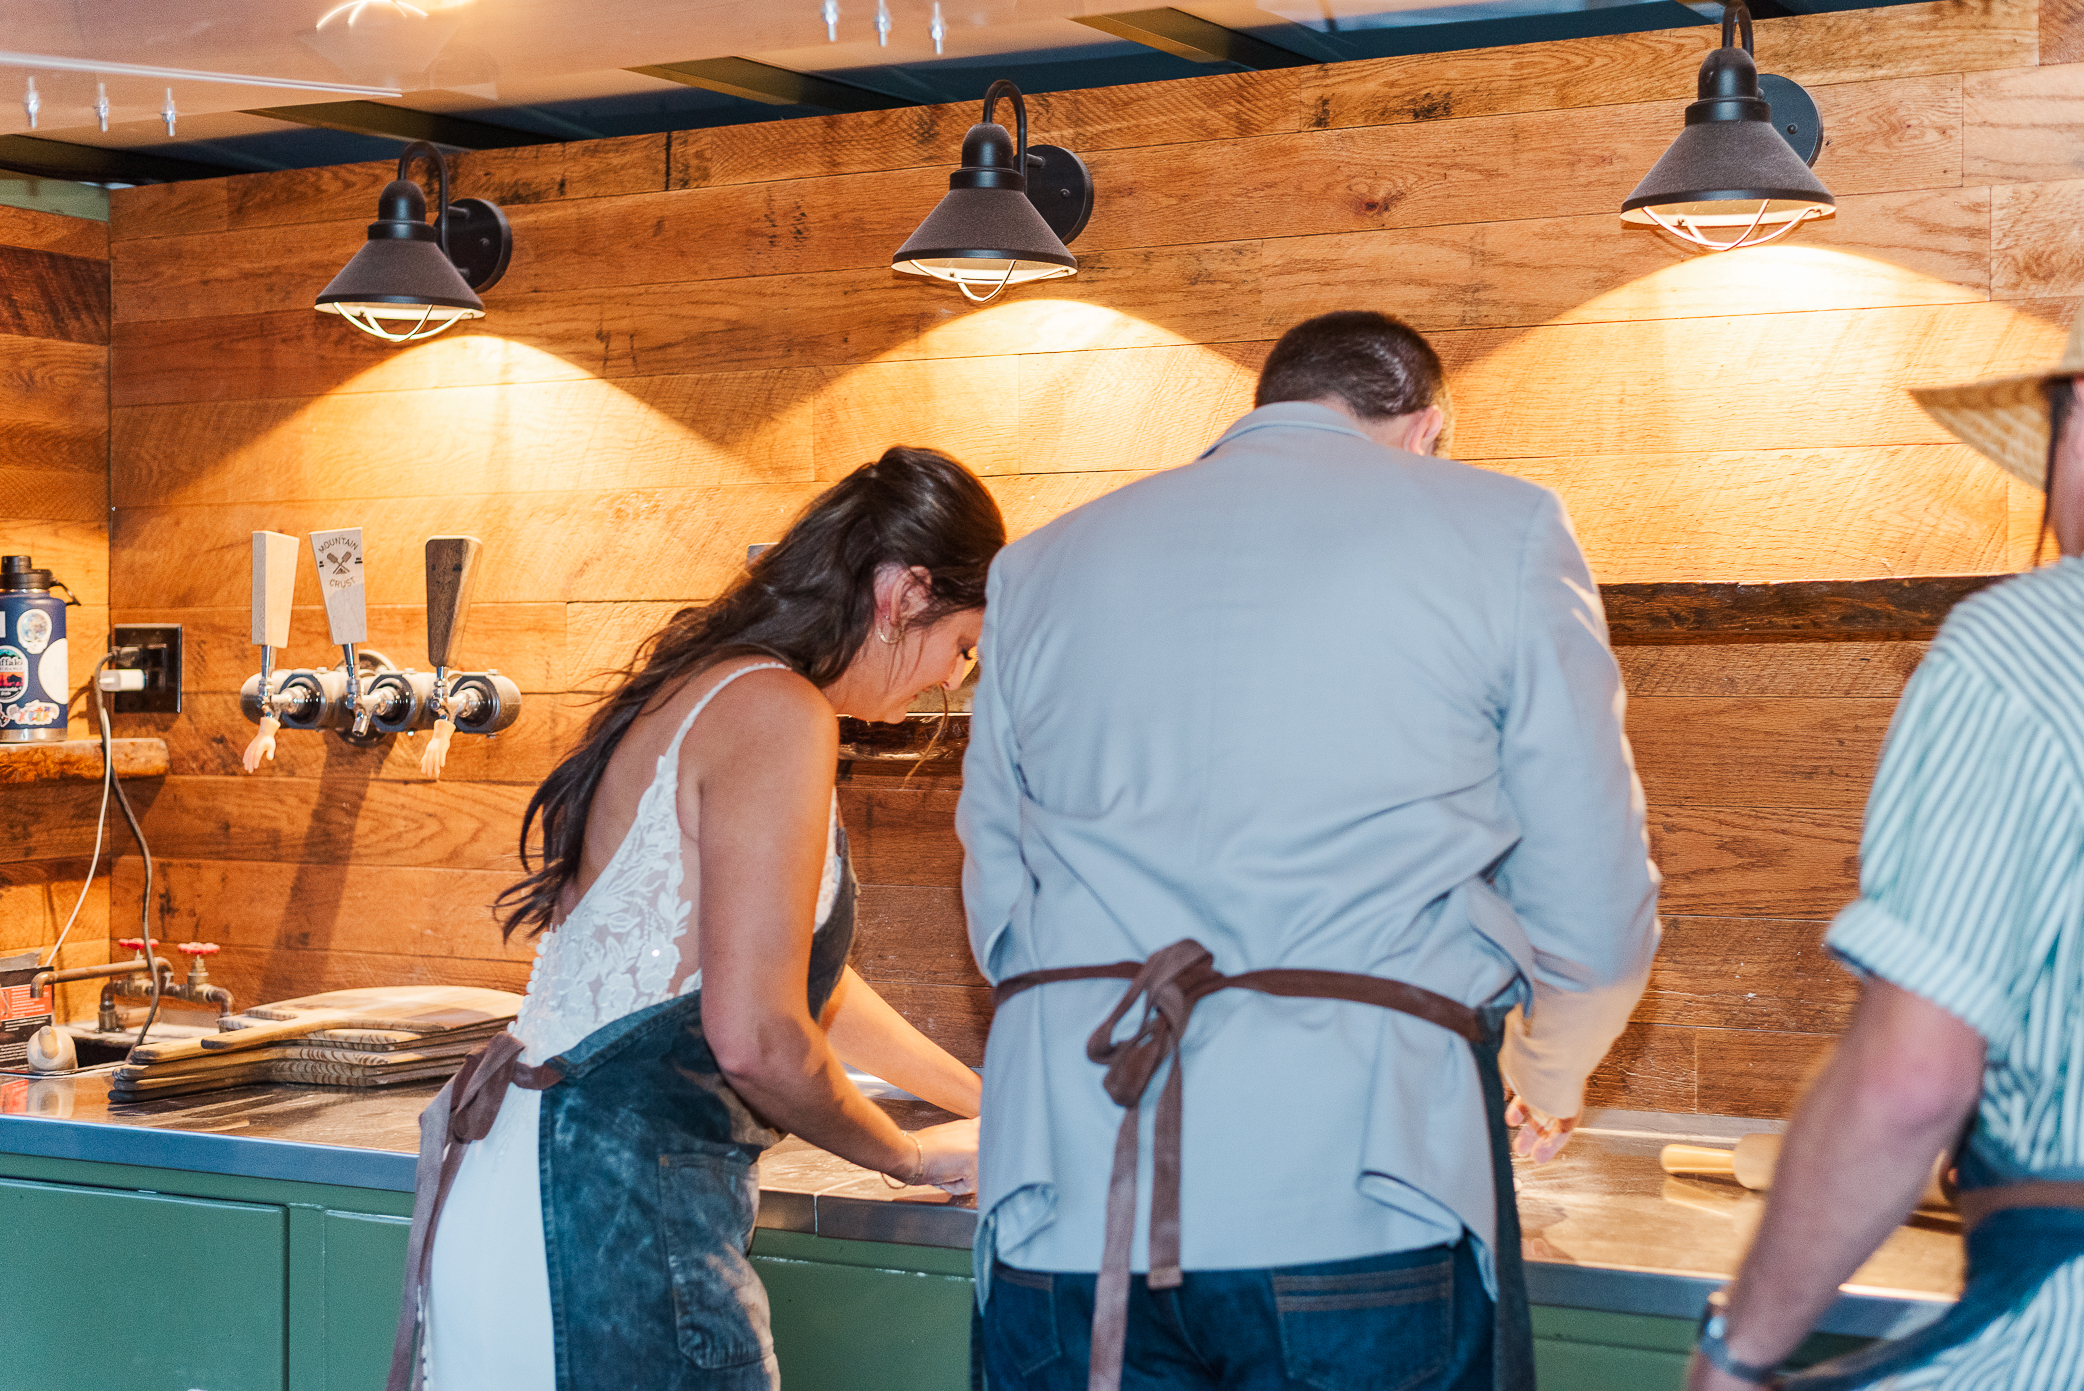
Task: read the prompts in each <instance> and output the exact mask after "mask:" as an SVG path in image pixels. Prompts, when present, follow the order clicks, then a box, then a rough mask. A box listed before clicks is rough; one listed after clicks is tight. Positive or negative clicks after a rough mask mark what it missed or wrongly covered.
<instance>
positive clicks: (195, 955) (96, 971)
mask: <svg viewBox="0 0 2084 1391" xmlns="http://www.w3.org/2000/svg"><path fill="white" fill-rule="evenodd" d="M116 945H117V946H119V947H127V948H129V949H130V950H131V951H132V952H134V953H136V954H135V955H134V956H133V957H132V958H131V959H130V960H128V961H111V962H109V963H108V964H107V965H106V966H74V967H72V968H71V969H69V970H64V971H38V972H37V973H36V974H35V975H34V976H31V977H30V978H29V998H30V999H32V1000H34V999H39V998H41V997H42V995H43V991H44V987H45V986H49V985H60V984H63V983H64V982H66V981H74V980H108V984H107V985H105V986H103V987H102V988H101V1009H100V1012H99V1015H98V1017H97V1019H96V1021H95V1027H96V1028H98V1029H99V1030H100V1031H101V1032H102V1033H105V1034H112V1033H118V1032H121V1030H122V1028H123V1021H122V1020H121V1019H120V1018H119V1017H118V1016H117V1014H116V1001H117V1000H119V999H125V1000H149V999H151V998H152V983H151V977H150V976H149V975H147V974H146V973H147V971H148V970H149V971H152V972H156V973H157V975H158V977H159V995H160V998H161V999H168V998H171V999H176V1000H188V1001H190V1002H192V1003H194V1004H199V1005H216V1006H217V1014H218V1017H219V1018H220V1019H221V1018H223V1017H224V1016H225V1015H227V1014H230V1013H231V1012H232V996H231V992H230V991H229V990H226V989H225V988H224V987H223V986H221V985H212V984H210V974H209V971H208V970H207V969H206V968H205V967H204V965H203V958H204V957H206V956H215V955H216V954H217V952H218V946H217V944H216V943H215V942H183V943H182V944H181V946H180V950H181V951H182V952H183V953H184V954H186V955H187V957H188V961H189V965H188V979H187V980H186V981H185V982H182V983H179V984H177V983H175V981H174V978H173V977H174V968H173V965H172V963H170V962H169V961H168V960H167V959H166V958H165V957H163V956H155V957H153V958H152V961H151V964H150V966H149V967H148V966H147V965H146V962H145V942H144V939H143V938H142V937H125V938H122V939H121V940H119V941H118V942H117V943H116ZM139 976H144V977H145V979H144V980H142V981H141V980H138V979H137V977H139Z"/></svg>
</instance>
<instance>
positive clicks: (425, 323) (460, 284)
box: [316, 140, 514, 343]
mask: <svg viewBox="0 0 2084 1391" xmlns="http://www.w3.org/2000/svg"><path fill="white" fill-rule="evenodd" d="M416 159H426V160H431V161H433V163H434V170H435V180H436V188H437V190H438V194H439V199H440V201H439V203H438V204H437V207H436V211H435V219H434V222H433V223H432V224H429V223H428V221H427V196H426V195H425V194H424V193H422V192H420V186H419V185H418V184H416V183H414V182H413V181H412V180H411V179H409V178H407V177H406V174H407V172H408V171H409V170H410V169H411V167H412V162H413V161H414V160H416ZM513 251H514V233H513V229H511V228H510V227H508V226H507V219H506V214H505V213H502V212H501V211H500V210H499V209H498V208H497V207H495V206H494V205H492V204H491V203H488V202H486V201H485V200H484V199H482V198H458V199H457V200H456V201H455V202H453V203H451V202H450V201H449V165H448V161H447V160H445V159H443V158H442V156H441V151H439V150H437V149H435V148H434V146H432V145H430V144H428V143H427V142H426V141H424V140H415V141H413V142H412V143H411V144H410V145H407V146H406V147H405V152H404V153H403V154H401V155H399V156H398V177H397V178H396V179H394V180H393V181H392V182H390V183H388V184H385V185H384V191H383V193H382V195H381V196H379V197H378V199H377V202H376V221H374V222H372V223H370V224H369V240H368V241H367V242H366V243H364V244H363V246H362V249H361V250H360V251H357V252H356V253H355V254H354V259H353V260H351V261H349V262H348V263H347V265H346V266H344V267H343V268H342V269H341V271H340V274H338V275H336V276H334V277H333V283H332V284H330V285H328V286H326V288H325V292H324V293H323V294H321V295H320V296H319V297H318V304H317V306H316V307H317V309H318V312H319V313H321V314H338V315H339V316H340V317H341V318H343V319H345V320H347V321H348V322H349V323H351V324H353V325H354V326H355V327H356V328H358V329H360V330H362V332H364V333H368V334H373V335H374V336H376V337H378V338H381V339H383V340H384V341H385V342H387V343H413V342H417V341H418V340H420V339H422V338H432V337H433V336H434V335H435V334H437V333H440V332H441V331H442V330H443V329H445V328H447V327H449V326H450V325H451V324H454V323H456V322H457V321H458V320H461V319H482V318H484V317H485V303H484V301H483V300H481V299H479V298H478V297H477V291H479V290H487V289H490V288H491V287H492V286H494V285H496V284H498V283H499V277H500V276H502V275H504V274H505V273H506V268H507V259H508V257H510V256H512V255H513ZM387 320H388V321H390V326H386V322H385V321H387Z"/></svg>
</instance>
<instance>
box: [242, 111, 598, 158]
mask: <svg viewBox="0 0 2084 1391" xmlns="http://www.w3.org/2000/svg"><path fill="white" fill-rule="evenodd" d="M245 114H246V115H248V116H265V117H267V118H268V119H269V120H271V121H288V122H291V123H292V124H294V125H300V126H315V127H317V128H318V129H320V130H344V131H349V132H352V133H353V134H355V135H375V136H380V137H382V138H384V139H389V140H429V141H432V142H433V143H435V144H437V145H447V146H448V147H450V148H451V149H456V150H506V149H512V148H515V147H516V146H521V145H554V144H557V143H558V142H559V141H560V140H563V139H565V138H566V137H564V136H558V135H538V134H537V133H536V132H534V131H532V130H516V129H515V128H514V127H512V126H495V125H488V124H486V123H485V122H483V121H471V120H466V119H464V118H463V117H461V116H443V115H439V114H437V113H435V112H432V111H413V110H410V109H408V108H406V107H403V106H386V105H384V104H383V103H382V102H380V101H321V102H312V103H309V104H307V105H301V106H264V107H260V108H259V109H257V110H252V111H248V112H246V113H245Z"/></svg>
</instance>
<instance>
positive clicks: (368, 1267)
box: [319, 1211, 412, 1391]
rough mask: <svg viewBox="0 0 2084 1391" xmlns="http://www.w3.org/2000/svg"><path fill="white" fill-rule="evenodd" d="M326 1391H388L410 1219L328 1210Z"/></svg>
mask: <svg viewBox="0 0 2084 1391" xmlns="http://www.w3.org/2000/svg"><path fill="white" fill-rule="evenodd" d="M320 1234H321V1238H322V1240H323V1241H324V1243H325V1258H324V1270H325V1289H324V1292H323V1295H322V1302H321V1305H320V1310H319V1317H320V1318H321V1319H322V1320H323V1321H324V1329H325V1334H324V1337H325V1368H326V1381H325V1391H383V1386H384V1378H385V1377H387V1376H389V1375H390V1372H391V1342H392V1339H393V1338H394V1337H395V1335H396V1333H397V1328H398V1304H399V1300H400V1298H401V1297H402V1296H403V1294H404V1287H405V1243H406V1239H407V1238H408V1237H410V1236H411V1235H412V1219H411V1218H409V1217H382V1216H378V1215H376V1214H374V1213H366V1212H336V1211H328V1212H326V1213H325V1214H324V1215H323V1216H322V1218H321V1219H320Z"/></svg>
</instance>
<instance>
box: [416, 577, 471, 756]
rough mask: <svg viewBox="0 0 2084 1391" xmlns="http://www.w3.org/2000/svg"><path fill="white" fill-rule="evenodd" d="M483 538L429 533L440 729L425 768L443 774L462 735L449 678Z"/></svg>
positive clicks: (430, 617)
mask: <svg viewBox="0 0 2084 1391" xmlns="http://www.w3.org/2000/svg"><path fill="white" fill-rule="evenodd" d="M481 549H483V543H482V542H480V541H479V540H478V538H477V537H475V536H430V537H428V538H427V660H428V662H429V663H430V664H431V665H432V666H433V667H434V699H433V705H434V713H435V716H436V718H435V721H434V732H433V733H432V734H431V735H429V736H428V739H427V748H426V751H425V752H424V753H422V754H421V755H420V772H421V774H422V775H423V776H426V777H429V778H439V777H440V776H441V770H442V768H443V767H444V766H445V765H446V764H447V762H448V758H449V741H450V740H451V739H453V738H455V736H456V713H455V711H453V710H451V709H450V708H449V682H450V679H451V678H452V676H453V675H454V673H453V672H452V671H451V668H452V667H453V666H454V665H455V658H456V648H457V645H458V639H460V638H461V636H462V633H463V620H464V617H465V615H466V614H468V613H469V611H470V597H471V591H472V589H473V588H474V587H475V585H476V581H477V577H478V566H477V561H478V552H479V551H480V550H481Z"/></svg>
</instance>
